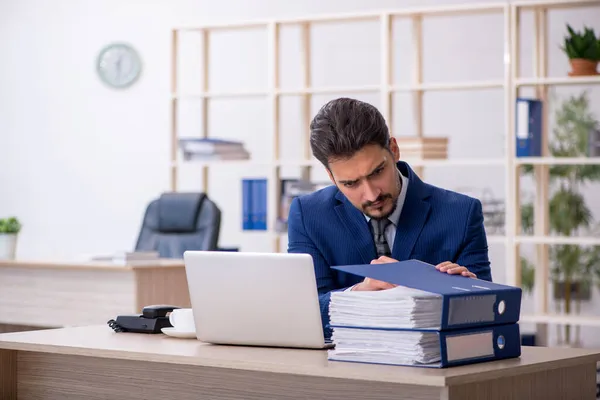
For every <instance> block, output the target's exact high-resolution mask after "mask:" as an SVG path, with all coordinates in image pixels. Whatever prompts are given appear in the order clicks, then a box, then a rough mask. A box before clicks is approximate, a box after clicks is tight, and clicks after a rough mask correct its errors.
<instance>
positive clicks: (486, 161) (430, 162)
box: [171, 153, 506, 168]
mask: <svg viewBox="0 0 600 400" xmlns="http://www.w3.org/2000/svg"><path fill="white" fill-rule="evenodd" d="M400 159H401V160H402V161H406V162H407V163H408V164H409V165H411V166H414V167H452V166H456V167H458V166H503V165H504V164H505V163H506V160H505V159H504V158H462V159H461V158H455V159H440V160H436V159H425V160H420V159H410V158H406V159H403V158H402V153H400ZM224 164H230V165H241V166H245V165H249V166H259V167H269V166H272V167H315V168H322V167H323V165H322V164H321V163H320V162H319V161H316V160H280V161H269V160H266V161H255V160H211V161H203V160H190V161H183V160H182V161H178V162H175V163H173V164H171V165H172V166H181V165H194V166H198V167H202V166H207V167H208V166H211V165H217V166H221V165H224Z"/></svg>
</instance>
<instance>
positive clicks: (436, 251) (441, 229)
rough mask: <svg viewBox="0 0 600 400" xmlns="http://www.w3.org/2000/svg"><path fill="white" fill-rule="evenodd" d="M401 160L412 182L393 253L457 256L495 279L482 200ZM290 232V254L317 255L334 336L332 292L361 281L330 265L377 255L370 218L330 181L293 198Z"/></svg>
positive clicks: (435, 259)
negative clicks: (430, 180) (436, 182)
mask: <svg viewBox="0 0 600 400" xmlns="http://www.w3.org/2000/svg"><path fill="white" fill-rule="evenodd" d="M397 165H398V169H400V171H401V172H402V174H403V175H404V176H407V177H408V179H409V184H408V191H407V193H406V200H405V202H404V206H403V208H402V212H401V214H400V219H399V221H398V225H397V230H396V236H395V239H394V246H393V249H392V258H395V259H397V260H399V261H402V260H407V259H418V260H421V261H425V262H428V263H431V264H438V263H440V262H443V261H452V262H455V263H457V264H459V265H462V266H464V267H467V268H468V269H469V270H470V271H471V272H473V273H475V274H476V275H477V277H478V278H479V279H484V280H488V281H491V280H492V276H491V271H490V262H489V258H488V245H487V239H486V234H485V229H484V226H483V214H482V209H481V202H480V201H479V200H477V199H474V198H471V197H468V196H466V195H463V194H459V193H456V192H452V191H449V190H445V189H441V188H438V187H435V186H432V185H429V184H427V183H424V182H423V181H421V179H419V177H418V176H417V175H416V174H415V173H414V172H413V170H412V169H411V168H410V167H409V165H408V164H407V163H405V162H402V161H400V162H398V164H397ZM288 236H289V238H288V252H289V253H307V254H310V255H311V256H312V258H313V262H314V267H315V275H316V280H317V289H318V292H319V302H320V305H321V317H322V321H323V328H324V333H325V336H326V337H329V336H330V330H329V329H328V328H327V325H328V323H329V298H330V293H331V291H334V290H343V289H346V288H348V287H350V286H352V285H354V284H356V283H358V282H361V281H362V279H361V278H360V277H357V276H354V275H351V274H346V273H343V272H338V271H336V270H333V269H331V268H330V267H331V266H335V265H351V264H369V263H370V262H371V261H372V260H373V259H376V258H377V251H376V249H375V243H374V240H373V236H372V234H371V231H370V229H369V225H368V222H367V220H366V218H365V216H364V214H363V213H362V212H361V211H360V210H358V209H357V208H356V207H354V206H353V205H352V204H351V203H350V202H349V201H348V200H347V199H346V196H344V195H343V194H342V192H340V191H339V190H338V188H337V187H336V186H329V187H327V188H324V189H321V190H319V191H317V192H314V193H311V194H308V195H304V196H301V197H297V198H295V199H294V200H293V201H292V203H291V205H290V212H289V216H288Z"/></svg>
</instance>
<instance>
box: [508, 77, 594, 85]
mask: <svg viewBox="0 0 600 400" xmlns="http://www.w3.org/2000/svg"><path fill="white" fill-rule="evenodd" d="M594 83H596V84H597V83H600V75H595V76H574V77H570V76H558V77H547V78H518V79H516V80H515V85H516V86H538V85H588V84H594Z"/></svg>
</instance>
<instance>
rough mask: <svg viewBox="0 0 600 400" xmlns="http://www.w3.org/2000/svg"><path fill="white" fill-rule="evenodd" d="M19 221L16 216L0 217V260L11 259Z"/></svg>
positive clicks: (19, 226) (13, 255)
mask: <svg viewBox="0 0 600 400" xmlns="http://www.w3.org/2000/svg"><path fill="white" fill-rule="evenodd" d="M20 231H21V223H20V222H19V220H18V219H17V218H16V217H9V218H0V260H13V259H14V258H15V255H16V252H17V236H18V234H19V232H20Z"/></svg>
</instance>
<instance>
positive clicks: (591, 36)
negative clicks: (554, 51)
mask: <svg viewBox="0 0 600 400" xmlns="http://www.w3.org/2000/svg"><path fill="white" fill-rule="evenodd" d="M567 31H568V32H569V35H568V36H566V37H565V41H564V44H563V46H562V50H563V51H564V52H565V53H566V54H567V56H568V57H569V62H570V63H571V72H569V76H585V75H598V72H597V70H596V68H597V67H598V61H600V38H597V37H596V34H595V33H594V30H593V29H592V28H588V27H584V32H583V33H581V32H578V31H575V30H573V28H572V27H571V26H570V25H569V24H567Z"/></svg>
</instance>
